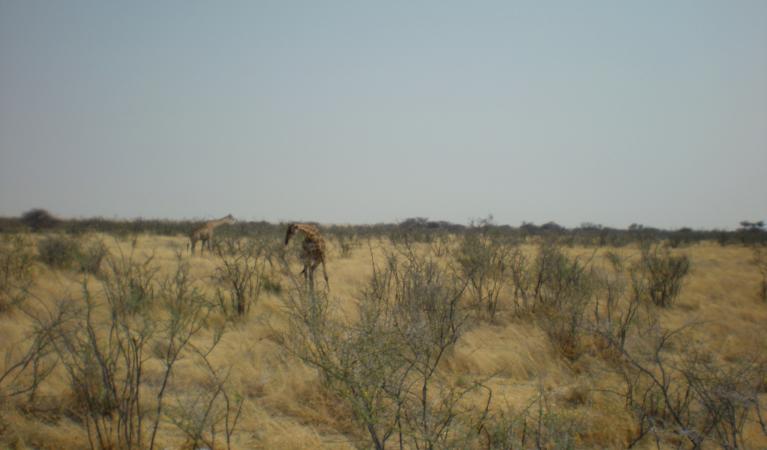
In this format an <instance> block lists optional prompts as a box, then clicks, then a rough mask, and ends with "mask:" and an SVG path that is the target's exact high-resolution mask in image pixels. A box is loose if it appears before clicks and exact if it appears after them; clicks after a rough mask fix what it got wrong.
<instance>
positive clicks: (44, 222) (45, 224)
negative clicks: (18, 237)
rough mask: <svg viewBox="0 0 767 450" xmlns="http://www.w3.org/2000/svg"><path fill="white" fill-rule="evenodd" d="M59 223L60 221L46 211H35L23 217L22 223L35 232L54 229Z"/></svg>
mask: <svg viewBox="0 0 767 450" xmlns="http://www.w3.org/2000/svg"><path fill="white" fill-rule="evenodd" d="M59 222H60V221H59V219H57V218H55V217H53V216H52V215H51V213H49V212H48V211H46V210H44V209H33V210H30V211H27V212H25V213H24V214H23V215H22V216H21V223H23V224H24V225H26V226H27V227H29V229H30V230H32V231H35V232H37V231H41V230H46V229H50V228H53V227H55V226H56V225H58V224H59Z"/></svg>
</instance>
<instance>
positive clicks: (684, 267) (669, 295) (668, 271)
mask: <svg viewBox="0 0 767 450" xmlns="http://www.w3.org/2000/svg"><path fill="white" fill-rule="evenodd" d="M639 264H640V267H641V269H642V270H643V272H644V275H645V276H646V278H647V282H648V294H649V296H650V300H652V302H653V303H654V304H656V305H657V306H661V307H664V308H665V307H668V306H671V304H672V303H673V302H674V300H675V299H676V298H677V296H678V295H679V293H680V292H681V290H682V282H683V281H684V278H685V277H686V276H687V274H688V273H689V271H690V258H689V257H688V256H687V255H679V256H674V255H672V254H671V252H670V251H669V250H668V248H665V247H660V246H657V245H656V246H644V247H642V258H641V260H640V262H639Z"/></svg>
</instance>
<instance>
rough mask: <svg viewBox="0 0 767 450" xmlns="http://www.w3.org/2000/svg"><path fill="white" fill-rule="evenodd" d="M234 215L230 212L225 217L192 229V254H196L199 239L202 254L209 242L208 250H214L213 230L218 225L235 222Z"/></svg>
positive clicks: (190, 238) (190, 234)
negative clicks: (212, 245)
mask: <svg viewBox="0 0 767 450" xmlns="http://www.w3.org/2000/svg"><path fill="white" fill-rule="evenodd" d="M234 222H235V220H234V217H232V215H231V214H228V215H227V216H225V217H222V218H220V219H218V220H211V221H210V222H205V224H203V225H200V226H199V227H197V228H195V229H194V230H192V232H191V233H189V240H190V241H191V250H192V254H193V255H194V247H195V245H197V241H200V255H202V254H203V253H204V251H205V244H208V251H209V252H210V251H212V248H211V240H212V239H213V230H215V229H216V228H217V227H219V226H221V225H224V224H232V223H234Z"/></svg>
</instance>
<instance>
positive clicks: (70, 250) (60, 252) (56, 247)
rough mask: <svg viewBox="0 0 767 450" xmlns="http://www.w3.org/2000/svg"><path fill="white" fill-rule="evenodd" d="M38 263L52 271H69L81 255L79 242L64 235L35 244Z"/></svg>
mask: <svg viewBox="0 0 767 450" xmlns="http://www.w3.org/2000/svg"><path fill="white" fill-rule="evenodd" d="M37 252H38V256H39V258H40V261H42V262H43V263H45V264H46V265H48V266H50V267H52V268H54V269H71V268H72V267H74V266H75V264H76V263H77V261H78V260H79V258H80V255H81V254H82V248H81V246H80V241H78V240H77V239H74V238H71V237H67V236H64V235H56V236H50V237H47V238H44V239H42V240H40V241H39V242H38V243H37Z"/></svg>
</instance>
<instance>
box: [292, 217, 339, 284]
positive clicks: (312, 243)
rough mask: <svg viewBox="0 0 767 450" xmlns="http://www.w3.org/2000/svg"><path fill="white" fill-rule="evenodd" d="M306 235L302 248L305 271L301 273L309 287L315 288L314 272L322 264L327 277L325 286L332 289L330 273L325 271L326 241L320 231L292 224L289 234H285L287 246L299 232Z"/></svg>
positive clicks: (309, 226)
mask: <svg viewBox="0 0 767 450" xmlns="http://www.w3.org/2000/svg"><path fill="white" fill-rule="evenodd" d="M299 231H300V232H301V233H303V234H304V236H305V237H304V243H303V245H302V246H301V248H302V250H303V251H302V252H301V261H302V262H303V263H304V270H302V271H301V273H302V274H303V275H304V277H305V279H306V282H307V283H308V286H309V287H310V288H311V289H313V288H314V271H315V270H316V269H317V266H319V265H320V264H322V275H323V276H324V277H325V286H327V287H328V289H329V288H330V283H328V272H327V270H325V254H326V247H325V239H323V238H322V235H321V234H320V230H319V229H317V227H315V226H314V225H310V224H308V223H291V224H290V225H289V226H288V232H287V233H286V234H285V245H288V242H289V241H290V238H291V237H293V235H294V234H296V233H297V232H299Z"/></svg>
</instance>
